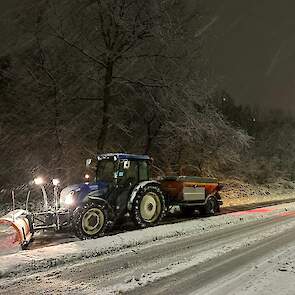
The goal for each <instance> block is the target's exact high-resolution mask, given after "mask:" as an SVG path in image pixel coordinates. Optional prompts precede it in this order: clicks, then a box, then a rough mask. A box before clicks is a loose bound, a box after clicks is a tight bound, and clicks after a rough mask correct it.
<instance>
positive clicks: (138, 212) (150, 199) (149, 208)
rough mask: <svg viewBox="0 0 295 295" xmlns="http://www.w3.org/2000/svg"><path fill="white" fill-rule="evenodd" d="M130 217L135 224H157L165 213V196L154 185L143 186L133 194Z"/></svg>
mask: <svg viewBox="0 0 295 295" xmlns="http://www.w3.org/2000/svg"><path fill="white" fill-rule="evenodd" d="M130 213H131V217H132V219H133V222H134V223H135V225H136V226H138V227H141V228H145V227H148V226H154V225H156V224H158V223H159V222H160V221H161V219H162V218H163V216H164V214H165V198H164V196H163V193H162V192H161V190H160V188H159V187H158V186H156V185H147V186H145V187H143V188H142V189H141V190H140V191H139V192H138V193H137V194H136V196H135V198H134V200H133V204H132V210H131V212H130Z"/></svg>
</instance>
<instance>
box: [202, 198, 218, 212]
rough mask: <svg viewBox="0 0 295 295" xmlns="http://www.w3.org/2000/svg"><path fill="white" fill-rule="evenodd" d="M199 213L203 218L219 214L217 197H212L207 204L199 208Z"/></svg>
mask: <svg viewBox="0 0 295 295" xmlns="http://www.w3.org/2000/svg"><path fill="white" fill-rule="evenodd" d="M199 212H200V215H201V216H213V215H214V214H215V213H216V212H218V203H217V201H216V199H215V197H213V196H210V197H209V198H208V199H207V203H206V204H205V205H204V206H201V207H199Z"/></svg>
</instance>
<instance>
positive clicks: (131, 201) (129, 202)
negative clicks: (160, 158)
mask: <svg viewBox="0 0 295 295" xmlns="http://www.w3.org/2000/svg"><path fill="white" fill-rule="evenodd" d="M148 184H154V185H160V183H159V182H158V181H156V180H148V181H142V182H140V183H139V184H137V185H136V186H135V187H134V189H133V191H132V193H131V195H130V198H129V201H128V204H127V209H128V211H130V210H131V209H132V204H133V201H134V198H135V197H136V194H137V193H138V191H140V190H141V189H142V188H143V187H145V186H146V185H148Z"/></svg>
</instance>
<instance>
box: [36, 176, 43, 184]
mask: <svg viewBox="0 0 295 295" xmlns="http://www.w3.org/2000/svg"><path fill="white" fill-rule="evenodd" d="M34 183H35V184H36V185H42V184H44V183H45V181H44V179H43V178H42V177H40V176H39V177H36V178H34Z"/></svg>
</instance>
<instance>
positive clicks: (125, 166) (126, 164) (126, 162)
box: [123, 161, 130, 170]
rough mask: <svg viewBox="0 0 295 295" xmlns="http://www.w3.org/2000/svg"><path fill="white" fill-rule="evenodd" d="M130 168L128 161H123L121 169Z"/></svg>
mask: <svg viewBox="0 0 295 295" xmlns="http://www.w3.org/2000/svg"><path fill="white" fill-rule="evenodd" d="M129 168H130V161H124V162H123V169H124V170H127V169H129Z"/></svg>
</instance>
